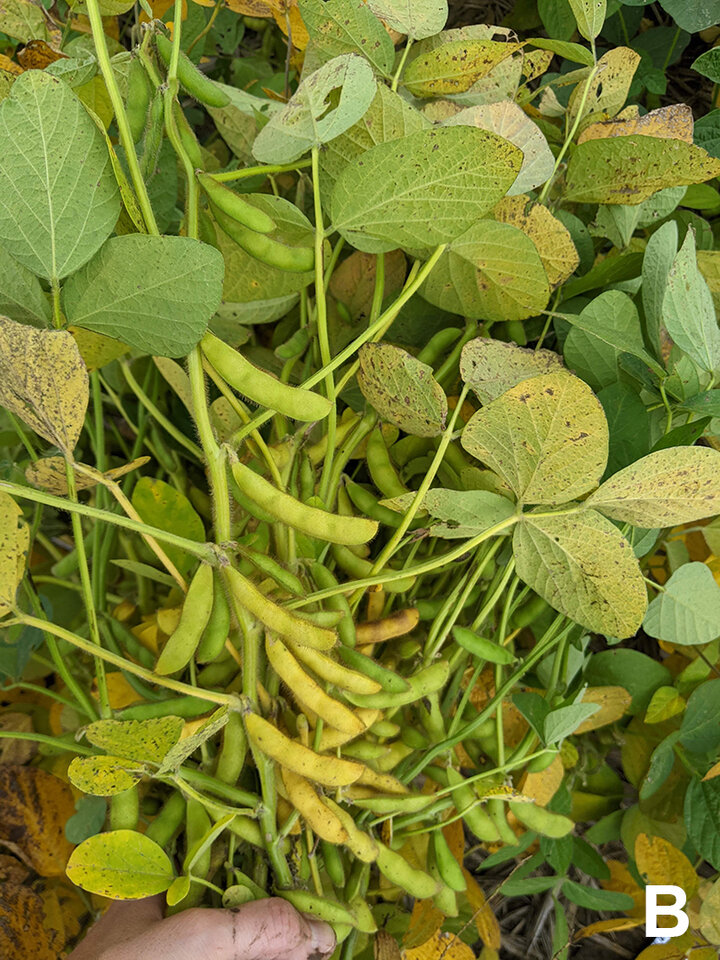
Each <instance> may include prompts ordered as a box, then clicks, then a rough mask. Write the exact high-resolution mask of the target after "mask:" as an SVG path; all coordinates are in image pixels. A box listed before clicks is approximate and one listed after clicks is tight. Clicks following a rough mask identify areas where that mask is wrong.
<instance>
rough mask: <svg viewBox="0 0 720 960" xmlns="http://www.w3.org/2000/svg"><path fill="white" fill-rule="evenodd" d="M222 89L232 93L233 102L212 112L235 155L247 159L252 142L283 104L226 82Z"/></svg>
mask: <svg viewBox="0 0 720 960" xmlns="http://www.w3.org/2000/svg"><path fill="white" fill-rule="evenodd" d="M220 88H221V89H222V90H223V92H224V93H226V94H227V95H228V97H229V98H230V103H229V104H228V105H227V106H226V107H209V108H208V112H209V114H210V116H211V117H212V118H213V121H214V122H215V126H216V127H217V129H218V132H219V133H220V135H221V136H222V138H223V140H225V142H226V143H227V145H228V146H229V147H230V149H231V150H232V152H233V153H234V154H235V156H236V157H238V158H239V159H240V160H242V161H245V162H247V161H249V160H250V159H251V158H252V145H253V142H254V140H255V137H256V136H257V135H258V132H259V130H260V129H261V127H262V126H263V124H264V123H265V121H266V120H267V119H268V118H269V117H272V116H274V114H276V113H277V112H278V111H279V110H281V109H282V106H281V105H280V104H279V103H277V102H276V101H275V100H268V99H267V98H265V97H256V96H253V94H252V93H248V92H247V91H246V90H239V89H238V88H237V87H231V86H228V85H227V84H224V83H221V84H220Z"/></svg>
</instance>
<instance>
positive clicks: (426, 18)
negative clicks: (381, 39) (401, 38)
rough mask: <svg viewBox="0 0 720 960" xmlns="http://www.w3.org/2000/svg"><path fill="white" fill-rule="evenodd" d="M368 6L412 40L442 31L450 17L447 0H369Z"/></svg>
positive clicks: (392, 27)
mask: <svg viewBox="0 0 720 960" xmlns="http://www.w3.org/2000/svg"><path fill="white" fill-rule="evenodd" d="M368 6H369V7H370V9H371V10H372V12H373V13H374V14H375V16H376V17H380V19H381V20H384V21H385V23H386V24H387V25H388V26H389V27H390V28H391V29H393V30H397V32H398V33H406V34H407V35H408V37H409V38H410V39H411V40H423V39H424V38H425V37H432V36H433V35H434V34H436V33H440V31H441V30H442V28H443V27H444V26H445V21H446V20H447V18H448V3H447V0H368Z"/></svg>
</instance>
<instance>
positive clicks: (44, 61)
mask: <svg viewBox="0 0 720 960" xmlns="http://www.w3.org/2000/svg"><path fill="white" fill-rule="evenodd" d="M16 56H17V59H18V63H19V64H20V66H21V67H22V68H23V69H24V70H44V69H45V67H47V66H49V64H51V63H55V61H56V60H67V59H68V58H67V56H66V55H65V54H64V53H58V52H57V51H56V50H53V48H52V47H51V46H50V45H49V44H47V43H45V41H44V40H29V41H28V43H27V44H26V45H25V46H24V47H23V49H22V50H18V52H17V54H16Z"/></svg>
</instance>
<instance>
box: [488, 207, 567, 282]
mask: <svg viewBox="0 0 720 960" xmlns="http://www.w3.org/2000/svg"><path fill="white" fill-rule="evenodd" d="M493 212H494V215H495V219H496V220H498V221H499V222H500V223H509V224H510V225H511V226H513V227H518V229H520V230H522V232H523V233H525V234H527V236H528V237H530V239H531V240H532V242H533V243H534V244H535V247H536V248H537V252H538V253H539V254H540V260H541V261H542V265H543V267H544V268H545V273H546V274H547V278H548V283H549V284H550V287H551V288H553V289H554V288H555V287H558V286H560V284H561V283H564V282H565V281H566V280H567V279H569V277H570V276H572V274H573V273H575V270H576V269H577V266H578V264H579V263H580V257H579V256H578V252H577V250H576V249H575V244H574V243H573V241H572V237H571V236H570V232H569V231H568V229H567V228H566V227H565V226H564V225H563V224H562V223H561V222H560V221H559V220H558V219H557V218H556V217H554V216H553V215H552V213H550V211H549V210H548V208H547V207H546V206H544V204H541V203H532V201H531V200H530V198H529V197H528V196H526V195H525V194H519V195H518V196H515V197H505V198H504V199H502V200H501V201H500V203H499V204H498V205H497V206H496V207H495V210H494V211H493Z"/></svg>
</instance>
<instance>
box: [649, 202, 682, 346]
mask: <svg viewBox="0 0 720 960" xmlns="http://www.w3.org/2000/svg"><path fill="white" fill-rule="evenodd" d="M677 248H678V225H677V223H675V221H674V220H671V221H668V223H664V224H663V225H662V226H661V227H659V228H658V229H657V230H656V231H655V233H653V235H652V236H651V237H650V239H649V240H648V242H647V246H646V247H645V256H644V257H643V266H642V288H641V289H642V302H643V310H644V311H645V322H646V324H647V331H648V336H649V338H650V342H651V344H652V346H653V347H654V348H655V353H656V354H657V356H662V343H661V337H660V327H661V324H662V308H663V300H664V298H665V290H666V288H667V282H668V277H669V276H670V270H671V269H672V267H673V263H674V262H675V255H676V253H677Z"/></svg>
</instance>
